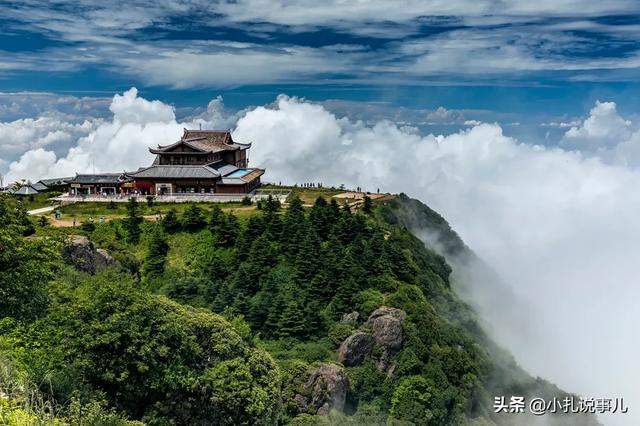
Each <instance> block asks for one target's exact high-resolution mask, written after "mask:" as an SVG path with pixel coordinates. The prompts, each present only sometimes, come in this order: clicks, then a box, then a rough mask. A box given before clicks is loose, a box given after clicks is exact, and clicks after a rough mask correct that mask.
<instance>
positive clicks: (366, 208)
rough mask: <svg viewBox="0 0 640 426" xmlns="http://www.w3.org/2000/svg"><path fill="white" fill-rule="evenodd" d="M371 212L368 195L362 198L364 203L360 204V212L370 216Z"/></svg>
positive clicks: (370, 202)
mask: <svg viewBox="0 0 640 426" xmlns="http://www.w3.org/2000/svg"><path fill="white" fill-rule="evenodd" d="M372 211H373V202H372V201H371V197H369V196H368V195H365V196H364V201H363V202H362V212H363V213H365V214H370V213H371V212H372Z"/></svg>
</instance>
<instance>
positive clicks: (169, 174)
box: [128, 164, 220, 179]
mask: <svg viewBox="0 0 640 426" xmlns="http://www.w3.org/2000/svg"><path fill="white" fill-rule="evenodd" d="M128 175H129V176H133V177H134V178H172V179H203V178H218V177H220V173H219V172H218V171H217V170H216V169H214V168H212V167H209V166H184V165H159V164H158V165H154V166H151V167H146V168H143V169H140V170H138V171H137V172H132V173H128Z"/></svg>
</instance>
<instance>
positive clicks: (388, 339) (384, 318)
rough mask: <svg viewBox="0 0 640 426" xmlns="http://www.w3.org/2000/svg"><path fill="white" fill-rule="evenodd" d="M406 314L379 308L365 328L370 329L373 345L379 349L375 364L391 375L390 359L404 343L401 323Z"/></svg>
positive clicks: (384, 307) (397, 310) (399, 310)
mask: <svg viewBox="0 0 640 426" xmlns="http://www.w3.org/2000/svg"><path fill="white" fill-rule="evenodd" d="M406 316H407V314H406V313H405V312H404V311H403V310H401V309H397V308H390V307H387V306H381V307H380V308H378V309H376V310H375V311H373V313H372V314H371V315H370V316H369V319H368V320H367V322H366V323H365V326H367V327H369V328H370V329H371V333H372V335H373V339H374V341H375V345H376V346H377V347H378V348H379V349H380V352H379V353H380V355H379V356H378V357H377V359H376V362H377V366H378V368H379V369H380V370H384V371H386V372H387V373H389V374H392V373H393V366H392V359H393V356H394V355H395V354H396V353H398V351H399V350H400V349H401V348H402V344H403V343H404V333H403V330H402V323H403V322H404V320H405V318H406Z"/></svg>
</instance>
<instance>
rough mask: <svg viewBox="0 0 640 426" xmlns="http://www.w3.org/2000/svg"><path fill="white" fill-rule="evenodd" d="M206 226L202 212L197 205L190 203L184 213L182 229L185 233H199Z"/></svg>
mask: <svg viewBox="0 0 640 426" xmlns="http://www.w3.org/2000/svg"><path fill="white" fill-rule="evenodd" d="M204 225H205V221H204V217H203V216H202V210H201V209H200V207H198V206H197V205H196V204H195V203H189V205H188V206H187V208H186V209H184V212H183V213H182V228H183V229H184V230H185V231H190V232H193V231H198V230H200V229H202V228H203V227H204Z"/></svg>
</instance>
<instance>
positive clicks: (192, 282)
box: [0, 191, 597, 425]
mask: <svg viewBox="0 0 640 426" xmlns="http://www.w3.org/2000/svg"><path fill="white" fill-rule="evenodd" d="M298 196H299V197H300V198H298ZM316 197H317V198H316ZM301 199H304V200H305V201H304V202H303V201H302V200H301ZM314 199H315V201H313V204H312V206H310V207H305V205H304V204H306V203H307V202H310V201H311V200H314ZM311 200H310V195H309V194H305V193H300V191H297V192H296V194H294V195H293V196H292V197H290V199H289V200H288V203H287V206H281V205H280V203H279V202H277V201H275V200H268V201H264V202H261V203H260V204H259V205H258V206H251V208H249V207H247V208H244V209H243V210H239V209H241V208H242V207H240V206H224V205H223V206H222V207H223V208H222V209H220V208H219V207H218V206H211V205H202V206H200V205H196V204H191V205H188V206H182V207H180V210H179V211H174V210H172V209H170V208H169V209H166V210H165V209H164V207H163V210H162V218H161V219H160V220H158V221H157V222H151V221H147V220H143V217H142V212H141V209H142V206H141V205H139V204H137V203H135V202H130V203H129V204H128V205H127V206H126V208H124V207H119V208H120V209H121V210H123V211H122V212H121V213H122V215H123V216H124V217H122V218H114V219H113V220H110V221H108V222H106V223H98V224H94V223H92V224H90V225H86V226H83V227H82V230H79V229H77V228H75V229H70V228H51V227H50V226H48V225H46V223H44V222H43V223H42V224H40V223H39V221H37V220H34V221H32V220H30V219H29V218H28V217H27V216H26V215H25V212H24V208H23V207H22V206H21V205H20V204H19V203H17V202H16V201H15V200H13V199H10V198H7V197H4V198H2V199H0V266H2V267H1V268H0V284H1V287H0V318H2V319H1V320H0V366H1V367H2V369H1V370H0V391H1V392H2V395H4V396H3V398H2V399H0V420H2V423H8V424H15V425H18V424H35V423H37V422H43V421H45V422H46V421H55V422H58V424H80V423H81V422H84V423H83V424H135V422H142V423H144V424H296V425H303V424H304V425H307V424H381V425H382V424H420V425H422V424H433V425H449V424H478V425H480V424H483V425H484V424H487V425H490V424H517V423H519V422H522V423H523V424H524V423H525V422H527V421H529V420H531V418H528V417H526V416H525V415H524V414H523V415H518V416H514V415H509V414H501V415H497V414H495V413H494V410H493V398H494V397H495V396H505V397H507V399H508V398H509V397H510V396H511V395H518V396H538V397H544V398H545V399H551V398H552V397H554V396H555V397H564V396H568V394H566V393H565V392H563V391H561V390H560V389H558V388H557V387H555V386H553V385H552V384H550V383H548V382H546V381H544V380H542V379H538V378H533V377H530V376H529V375H528V374H527V373H526V372H525V371H523V370H522V369H521V368H519V367H518V365H517V363H516V362H515V361H514V360H513V358H512V357H511V356H510V355H509V354H508V353H506V352H505V351H503V350H501V349H500V348H499V347H498V346H497V345H495V344H494V343H493V342H492V340H491V339H490V338H489V337H488V336H487V335H486V334H485V333H484V332H483V331H482V329H481V328H480V326H479V323H478V320H477V318H476V315H475V313H474V312H473V310H472V309H471V308H470V307H469V306H468V305H467V304H465V303H463V302H462V301H461V299H460V298H459V297H458V296H457V295H456V293H455V291H454V290H453V289H452V282H451V273H452V266H451V265H450V264H449V263H448V259H449V258H454V257H455V258H456V259H459V258H463V257H473V253H472V252H471V251H470V250H469V249H468V248H467V247H466V246H465V245H464V243H463V242H462V241H461V240H460V238H459V237H458V236H457V235H456V234H455V232H453V231H452V230H451V228H450V227H449V225H448V224H447V223H446V221H445V220H444V219H443V218H442V217H440V216H439V215H438V214H437V213H435V212H433V211H432V210H431V209H429V208H428V207H427V206H424V205H423V204H421V203H419V202H418V201H416V200H411V199H409V198H408V197H406V196H404V195H400V196H397V197H388V198H383V199H381V200H380V201H376V202H375V203H369V200H367V201H366V202H365V203H364V205H363V206H362V207H361V208H360V209H359V210H358V211H351V209H349V208H348V207H345V206H343V205H340V204H339V203H338V202H337V201H336V198H332V197H328V196H326V194H322V193H318V194H316V193H314V194H313V198H312V199H311ZM94 207H95V206H94ZM74 208H75V209H79V210H78V211H76V213H75V214H78V215H82V212H81V211H80V210H81V209H82V206H74ZM233 209H237V210H238V211H237V212H236V213H234V212H233ZM41 225H44V226H41ZM417 229H420V230H422V231H428V233H429V235H430V238H423V239H425V240H426V241H427V242H428V243H427V245H425V244H424V243H423V242H422V241H421V240H420V239H419V238H418V237H417V236H416V235H414V233H417V231H416V230H417ZM34 232H35V235H34ZM412 232H413V233H412ZM72 233H73V234H79V233H80V234H83V235H84V236H86V237H88V239H87V238H80V237H78V236H75V237H73V238H71V237H70V236H69V235H70V234H72ZM421 237H423V236H421ZM71 240H73V241H71ZM436 249H437V250H436ZM438 253H442V254H444V256H443V255H441V254H438ZM454 267H455V265H454ZM546 417H549V419H547V420H549V422H550V423H551V424H555V423H557V424H572V423H575V424H597V423H596V422H595V419H594V418H592V417H585V416H581V417H579V418H577V419H570V418H568V417H566V416H560V415H559V416H555V417H550V416H545V418H546Z"/></svg>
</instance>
